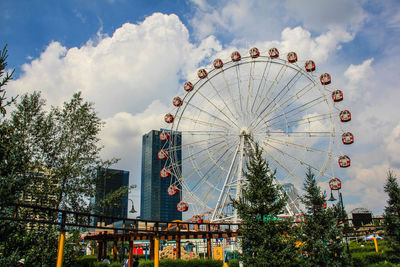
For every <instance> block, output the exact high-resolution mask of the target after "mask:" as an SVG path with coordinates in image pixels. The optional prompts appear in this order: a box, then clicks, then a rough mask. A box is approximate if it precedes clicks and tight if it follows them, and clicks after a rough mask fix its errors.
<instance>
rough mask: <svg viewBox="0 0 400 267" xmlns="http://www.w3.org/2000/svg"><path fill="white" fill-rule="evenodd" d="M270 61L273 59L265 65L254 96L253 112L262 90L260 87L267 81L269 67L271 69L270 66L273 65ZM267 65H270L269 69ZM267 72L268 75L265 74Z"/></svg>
mask: <svg viewBox="0 0 400 267" xmlns="http://www.w3.org/2000/svg"><path fill="white" fill-rule="evenodd" d="M270 63H271V61H267V64H265V66H264V70H263V74H262V76H261V79H260V82H259V84H258V87H257V93H256V95H255V97H254V101H253V104H252V105H251V112H253V110H254V104H255V103H256V100H257V98H258V94H259V92H260V88H261V87H262V84H263V83H264V81H265V82H266V81H267V78H268V74H269V69H270V66H271V64H270ZM267 67H268V71H267ZM265 73H267V76H265Z"/></svg>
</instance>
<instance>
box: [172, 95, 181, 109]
mask: <svg viewBox="0 0 400 267" xmlns="http://www.w3.org/2000/svg"><path fill="white" fill-rule="evenodd" d="M182 103H183V101H182V99H181V98H180V97H179V96H176V97H174V99H173V100H172V104H173V105H174V106H175V107H180V106H182Z"/></svg>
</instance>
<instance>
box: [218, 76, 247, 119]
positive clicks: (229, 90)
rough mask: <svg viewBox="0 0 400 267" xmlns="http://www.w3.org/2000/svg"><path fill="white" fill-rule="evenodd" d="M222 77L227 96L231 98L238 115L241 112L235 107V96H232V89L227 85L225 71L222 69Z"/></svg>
mask: <svg viewBox="0 0 400 267" xmlns="http://www.w3.org/2000/svg"><path fill="white" fill-rule="evenodd" d="M222 77H223V78H224V82H225V85H226V88H227V89H228V93H229V96H230V97H231V99H232V104H233V107H234V108H235V111H236V114H237V115H239V116H240V115H241V114H242V113H240V112H239V109H238V107H237V103H236V101H235V98H234V96H233V93H232V89H231V87H230V85H229V82H228V80H227V79H226V76H225V71H222Z"/></svg>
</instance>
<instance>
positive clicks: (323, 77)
mask: <svg viewBox="0 0 400 267" xmlns="http://www.w3.org/2000/svg"><path fill="white" fill-rule="evenodd" d="M319 80H320V81H321V84H322V85H328V84H330V83H331V80H332V79H331V75H329V74H328V73H324V74H321V76H320V77H319Z"/></svg>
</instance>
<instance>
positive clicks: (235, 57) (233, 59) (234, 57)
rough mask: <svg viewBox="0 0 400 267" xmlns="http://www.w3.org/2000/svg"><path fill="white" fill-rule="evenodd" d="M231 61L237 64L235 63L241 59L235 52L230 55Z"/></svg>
mask: <svg viewBox="0 0 400 267" xmlns="http://www.w3.org/2000/svg"><path fill="white" fill-rule="evenodd" d="M231 59H232V61H233V62H237V61H240V60H241V59H242V57H241V56H240V53H239V52H238V51H235V52H233V53H232V55H231Z"/></svg>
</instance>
